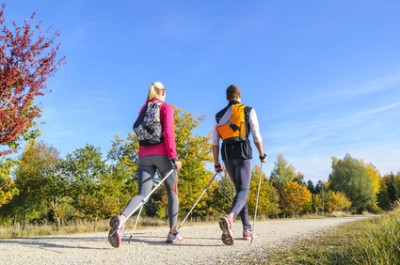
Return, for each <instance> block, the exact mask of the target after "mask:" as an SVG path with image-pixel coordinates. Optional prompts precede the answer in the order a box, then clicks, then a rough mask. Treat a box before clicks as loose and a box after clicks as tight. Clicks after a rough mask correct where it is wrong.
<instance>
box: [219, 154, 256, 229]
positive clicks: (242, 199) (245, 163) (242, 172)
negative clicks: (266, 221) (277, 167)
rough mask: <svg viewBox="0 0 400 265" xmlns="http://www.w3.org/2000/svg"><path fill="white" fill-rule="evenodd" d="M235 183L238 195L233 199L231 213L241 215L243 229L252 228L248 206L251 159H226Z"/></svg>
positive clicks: (228, 169) (230, 175) (226, 164)
mask: <svg viewBox="0 0 400 265" xmlns="http://www.w3.org/2000/svg"><path fill="white" fill-rule="evenodd" d="M224 164H225V168H226V170H227V171H228V174H229V177H230V178H231V180H232V182H233V185H234V186H235V189H236V196H235V198H234V199H233V203H232V208H231V209H230V211H229V213H232V212H233V213H234V218H236V216H238V215H240V218H241V219H242V224H243V229H245V230H250V229H251V225H250V222H249V208H248V207H247V202H246V201H247V196H248V195H249V188H250V180H251V160H250V159H248V160H243V159H232V160H229V161H224Z"/></svg>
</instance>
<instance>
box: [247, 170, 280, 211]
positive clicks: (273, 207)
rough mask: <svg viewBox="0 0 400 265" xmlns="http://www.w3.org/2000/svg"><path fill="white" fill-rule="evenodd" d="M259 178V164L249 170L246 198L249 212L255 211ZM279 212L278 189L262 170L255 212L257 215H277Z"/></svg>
mask: <svg viewBox="0 0 400 265" xmlns="http://www.w3.org/2000/svg"><path fill="white" fill-rule="evenodd" d="M259 180H260V166H259V165H256V166H255V167H254V168H253V170H252V172H251V182H250V190H249V196H248V198H247V205H248V207H249V214H254V211H255V206H256V201H257V192H258V183H259ZM279 213H280V210H279V194H278V191H277V190H276V189H275V187H274V186H273V185H272V183H271V181H269V180H268V179H267V177H266V176H265V174H264V172H262V176H261V185H260V196H259V198H258V208H257V214H258V216H262V215H265V216H277V215H278V214H279Z"/></svg>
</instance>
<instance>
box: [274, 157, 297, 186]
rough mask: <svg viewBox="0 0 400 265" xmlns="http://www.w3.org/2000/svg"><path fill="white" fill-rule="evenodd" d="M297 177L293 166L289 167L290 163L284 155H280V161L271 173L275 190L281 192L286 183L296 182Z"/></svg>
mask: <svg viewBox="0 0 400 265" xmlns="http://www.w3.org/2000/svg"><path fill="white" fill-rule="evenodd" d="M296 177H297V176H296V172H295V169H294V167H293V166H292V165H288V162H287V161H286V159H285V158H284V157H283V155H281V154H280V155H278V161H277V162H275V167H274V169H273V170H272V172H271V181H272V183H273V185H274V186H275V188H277V190H278V191H279V192H280V191H281V190H282V189H283V188H284V186H285V185H286V183H288V182H291V181H294V180H295V179H296ZM300 177H301V175H300Z"/></svg>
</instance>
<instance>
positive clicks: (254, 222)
mask: <svg viewBox="0 0 400 265" xmlns="http://www.w3.org/2000/svg"><path fill="white" fill-rule="evenodd" d="M262 166H263V163H261V166H260V178H259V179H258V189H257V199H256V208H255V210H254V220H253V234H252V235H251V241H250V245H251V244H252V243H253V239H254V235H255V233H254V231H255V229H254V227H255V225H256V218H257V208H258V198H259V197H260V188H261V177H262Z"/></svg>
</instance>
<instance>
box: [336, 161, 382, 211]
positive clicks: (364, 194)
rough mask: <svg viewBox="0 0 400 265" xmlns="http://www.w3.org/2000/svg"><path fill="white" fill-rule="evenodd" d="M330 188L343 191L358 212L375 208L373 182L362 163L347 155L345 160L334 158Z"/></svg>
mask: <svg viewBox="0 0 400 265" xmlns="http://www.w3.org/2000/svg"><path fill="white" fill-rule="evenodd" d="M329 182H330V188H331V189H332V190H333V191H341V192H343V193H344V194H346V196H347V197H348V198H349V199H350V200H351V202H352V208H353V209H354V210H357V211H358V212H361V211H363V210H364V209H366V207H369V206H373V204H374V203H375V201H376V196H375V193H374V188H373V185H372V180H371V178H370V177H369V175H368V169H367V168H366V166H365V164H364V163H363V162H362V161H358V160H357V159H354V158H353V157H351V156H350V155H349V154H347V155H346V156H345V157H344V159H343V160H341V159H337V158H332V173H331V174H330V175H329Z"/></svg>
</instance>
